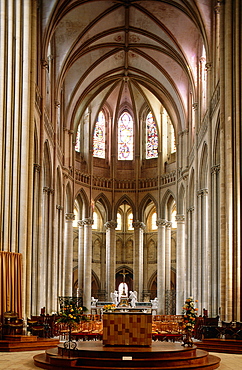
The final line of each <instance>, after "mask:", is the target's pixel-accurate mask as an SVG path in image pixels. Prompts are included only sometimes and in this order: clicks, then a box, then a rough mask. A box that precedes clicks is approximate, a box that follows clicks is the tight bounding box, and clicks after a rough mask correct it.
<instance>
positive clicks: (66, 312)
mask: <svg viewBox="0 0 242 370" xmlns="http://www.w3.org/2000/svg"><path fill="white" fill-rule="evenodd" d="M86 311H87V308H86V307H78V306H76V305H75V304H68V305H65V306H63V307H61V311H60V312H59V318H58V320H57V322H62V323H66V324H68V325H69V326H75V325H76V324H78V323H79V322H80V321H84V320H86V316H84V312H86Z"/></svg>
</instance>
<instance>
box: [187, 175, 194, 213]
mask: <svg viewBox="0 0 242 370" xmlns="http://www.w3.org/2000/svg"><path fill="white" fill-rule="evenodd" d="M188 188H189V207H194V204H195V198H194V197H195V184H194V168H192V170H191V175H190V178H189V187H188Z"/></svg>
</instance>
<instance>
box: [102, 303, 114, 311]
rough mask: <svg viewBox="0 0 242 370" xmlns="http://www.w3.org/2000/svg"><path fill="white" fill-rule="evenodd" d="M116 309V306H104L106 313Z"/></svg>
mask: <svg viewBox="0 0 242 370" xmlns="http://www.w3.org/2000/svg"><path fill="white" fill-rule="evenodd" d="M115 308H116V304H114V303H113V304H105V305H104V306H103V310H104V311H113V310H115Z"/></svg>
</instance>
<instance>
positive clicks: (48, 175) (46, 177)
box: [43, 140, 52, 188]
mask: <svg viewBox="0 0 242 370" xmlns="http://www.w3.org/2000/svg"><path fill="white" fill-rule="evenodd" d="M43 185H44V186H45V187H48V188H51V187H52V162H51V154H50V146H49V142H48V140H46V142H45V143H44V158H43Z"/></svg>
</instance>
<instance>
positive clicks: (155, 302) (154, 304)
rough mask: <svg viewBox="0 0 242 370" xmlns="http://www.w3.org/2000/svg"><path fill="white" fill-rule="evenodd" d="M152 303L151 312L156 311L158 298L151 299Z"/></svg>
mask: <svg viewBox="0 0 242 370" xmlns="http://www.w3.org/2000/svg"><path fill="white" fill-rule="evenodd" d="M151 303H152V310H157V309H158V298H157V297H156V298H155V299H151Z"/></svg>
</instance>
